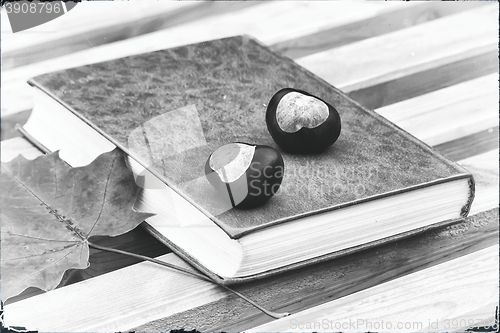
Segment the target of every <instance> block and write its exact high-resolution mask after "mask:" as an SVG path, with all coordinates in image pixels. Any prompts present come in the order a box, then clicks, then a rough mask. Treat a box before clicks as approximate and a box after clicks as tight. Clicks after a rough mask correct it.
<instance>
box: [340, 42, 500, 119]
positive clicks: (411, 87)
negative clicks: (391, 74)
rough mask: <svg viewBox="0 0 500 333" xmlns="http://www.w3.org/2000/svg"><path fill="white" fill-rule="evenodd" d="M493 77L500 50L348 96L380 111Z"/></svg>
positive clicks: (358, 90) (355, 91) (433, 68)
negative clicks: (393, 105) (394, 104)
mask: <svg viewBox="0 0 500 333" xmlns="http://www.w3.org/2000/svg"><path fill="white" fill-rule="evenodd" d="M491 73H498V51H497V50H491V51H488V52H486V53H484V54H480V55H473V56H470V57H466V58H464V59H460V60H456V61H451V62H449V63H446V64H444V65H440V64H436V66H435V67H432V68H429V69H426V70H423V71H420V72H417V73H413V74H409V75H406V76H402V77H398V78H395V79H392V80H388V81H385V82H382V83H378V84H374V85H371V86H369V87H366V88H361V89H357V90H353V91H350V92H349V93H348V95H349V97H351V98H352V99H354V100H355V101H357V102H359V103H360V104H362V105H364V106H365V107H367V108H369V109H378V108H381V107H383V106H386V105H389V104H393V103H397V102H400V101H404V100H406V99H410V98H413V97H417V96H419V95H423V94H427V93H429V92H432V91H435V90H439V89H443V88H446V87H449V86H452V85H454V84H458V83H461V82H463V81H468V80H472V79H475V78H478V77H481V76H484V75H487V74H491Z"/></svg>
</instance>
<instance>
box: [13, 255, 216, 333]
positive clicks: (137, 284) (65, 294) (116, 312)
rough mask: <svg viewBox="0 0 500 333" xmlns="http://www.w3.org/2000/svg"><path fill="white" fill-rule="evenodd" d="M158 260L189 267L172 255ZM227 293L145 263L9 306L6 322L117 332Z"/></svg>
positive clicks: (42, 327)
mask: <svg viewBox="0 0 500 333" xmlns="http://www.w3.org/2000/svg"><path fill="white" fill-rule="evenodd" d="M159 259H162V260H164V261H167V262H170V263H172V264H176V265H180V266H184V267H188V265H187V264H185V263H184V262H183V261H182V260H181V259H179V258H178V257H176V256H174V255H172V254H167V255H165V256H161V257H159ZM225 295H226V294H225V292H223V291H222V290H220V289H219V287H216V286H214V285H213V284H211V283H209V282H204V281H200V280H199V279H196V278H193V277H190V276H187V275H182V274H177V273H173V272H171V271H168V270H166V269H165V268H164V267H161V266H158V265H155V264H152V263H149V262H143V263H140V264H137V265H133V266H129V267H126V268H122V269H120V270H118V271H114V272H111V273H108V274H105V275H102V276H101V277H99V278H95V279H90V280H85V281H83V282H80V283H76V284H72V285H70V286H67V287H63V288H59V289H55V290H53V291H52V292H50V293H45V294H42V295H38V296H34V297H31V298H28V299H26V300H23V301H20V302H16V303H13V304H10V305H7V306H6V307H5V323H6V324H7V325H8V326H19V325H22V326H25V327H29V328H30V329H36V330H40V331H49V332H64V331H65V332H79V331H80V332H81V331H85V332H98V331H103V329H104V328H105V330H106V331H108V332H109V331H111V332H113V331H114V332H116V331H121V330H127V328H130V327H133V326H137V325H140V324H142V323H144V322H147V321H150V320H154V319H158V318H161V317H162V316H165V315H169V314H173V313H175V312H178V311H185V310H187V309H190V308H192V307H196V306H198V305H200V304H205V303H206V302H210V301H215V300H217V299H220V298H221V297H223V296H225ZM125 299H127V300H126V302H122V301H124V300H125ZM40 301H41V302H43V303H39V302H40ZM117 301H118V302H117ZM61 305H63V306H61ZM50 307H53V308H52V309H51V310H50V311H47V309H48V308H50ZM85 308H86V310H85Z"/></svg>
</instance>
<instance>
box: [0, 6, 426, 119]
mask: <svg viewBox="0 0 500 333" xmlns="http://www.w3.org/2000/svg"><path fill="white" fill-rule="evenodd" d="M417 5H419V4H414V3H396V2H394V3H377V2H372V3H358V2H355V3H348V2H303V1H294V2H271V3H265V4H260V5H258V6H252V7H249V8H245V9H242V10H239V11H236V12H233V13H226V14H221V15H217V16H214V17H209V18H205V19H200V20H196V21H195V22H192V23H186V24H180V25H178V26H174V27H171V28H169V29H166V30H161V31H157V32H154V33H150V34H145V35H141V36H138V37H135V38H129V39H127V40H123V41H118V42H115V43H109V44H105V45H101V46H96V47H93V48H91V49H88V50H83V51H78V52H74V53H72V54H69V55H65V56H60V57H55V58H52V59H48V60H46V61H40V62H37V63H34V64H31V65H26V66H22V67H18V68H15V69H12V70H9V71H3V72H2V115H6V114H11V113H14V112H19V111H24V110H27V109H30V108H31V107H32V104H33V102H32V96H31V92H30V91H29V90H26V89H25V88H26V86H27V85H26V83H25V82H26V80H28V79H29V78H30V77H32V76H35V75H38V74H42V73H47V72H52V71H56V70H61V69H64V68H70V67H76V66H81V65H85V64H89V63H95V62H99V61H105V60H111V59H116V58H120V57H125V56H129V55H134V54H139V53H145V52H151V51H156V50H160V49H164V48H169V47H175V46H179V45H184V44H189V43H195V42H201V41H204V40H209V39H215V38H221V37H227V36H232V35H238V34H248V35H251V36H253V37H255V38H257V39H259V40H261V41H263V42H264V43H268V44H269V43H275V42H279V41H281V40H285V39H290V38H295V37H299V36H303V35H305V34H309V33H311V32H314V31H317V30H321V29H324V28H330V27H335V26H341V25H344V24H349V23H352V22H356V21H359V20H363V19H365V18H367V17H374V16H376V15H378V14H380V13H383V12H388V11H391V10H394V9H397V8H401V7H402V6H405V7H414V6H417ZM283 13H286V15H284V14H283ZM255 22H259V24H255ZM297 22H301V24H297Z"/></svg>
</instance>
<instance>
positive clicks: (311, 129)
mask: <svg viewBox="0 0 500 333" xmlns="http://www.w3.org/2000/svg"><path fill="white" fill-rule="evenodd" d="M266 124H267V129H268V130H269V133H270V134H271V136H272V137H273V139H274V141H275V142H276V143H277V144H278V145H279V146H280V147H281V149H283V150H284V151H286V152H290V153H319V152H321V151H324V150H325V149H327V148H328V147H330V146H331V145H332V144H333V143H334V142H335V141H336V140H337V139H338V137H339V135H340V116H339V113H338V112H337V110H336V109H335V108H334V107H333V106H331V105H330V104H328V103H326V102H325V101H323V100H322V99H320V98H318V97H316V96H313V95H311V94H309V93H307V92H305V91H302V90H297V89H293V88H284V89H281V90H280V91H278V92H277V93H276V94H274V96H273V97H272V98H271V100H270V101H269V104H268V106H267V111H266Z"/></svg>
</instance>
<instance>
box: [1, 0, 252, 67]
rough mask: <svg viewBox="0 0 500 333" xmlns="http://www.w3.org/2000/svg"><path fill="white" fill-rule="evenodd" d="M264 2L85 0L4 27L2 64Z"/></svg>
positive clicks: (23, 61) (28, 60)
mask: <svg viewBox="0 0 500 333" xmlns="http://www.w3.org/2000/svg"><path fill="white" fill-rule="evenodd" d="M258 4H260V2H256V1H248V2H224V3H223V2H192V1H160V2H157V3H155V4H153V5H152V4H151V3H148V2H143V1H125V2H119V3H106V2H97V3H88V2H81V3H80V4H78V6H76V7H74V8H73V9H72V10H71V11H70V12H68V13H67V14H65V15H63V16H61V17H59V18H57V19H55V20H52V21H50V22H47V23H45V24H43V25H40V26H37V27H33V28H31V29H29V30H25V31H21V32H17V33H15V35H14V34H13V33H8V32H4V31H2V65H3V70H6V69H9V68H13V67H18V66H21V65H27V64H30V63H34V62H38V61H42V60H45V59H50V58H54V57H59V56H62V55H65V54H68V53H72V52H76V51H80V50H84V49H88V48H91V47H95V46H98V45H103V44H108V43H112V42H116V41H120V40H124V39H127V38H132V37H136V36H139V35H143V34H147V33H151V32H154V31H158V30H161V29H166V28H169V27H173V26H176V25H179V24H183V23H187V22H191V21H195V20H198V19H201V18H207V17H209V16H213V15H220V14H222V13H229V12H233V11H237V10H240V9H243V8H246V7H249V6H253V5H258Z"/></svg>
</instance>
